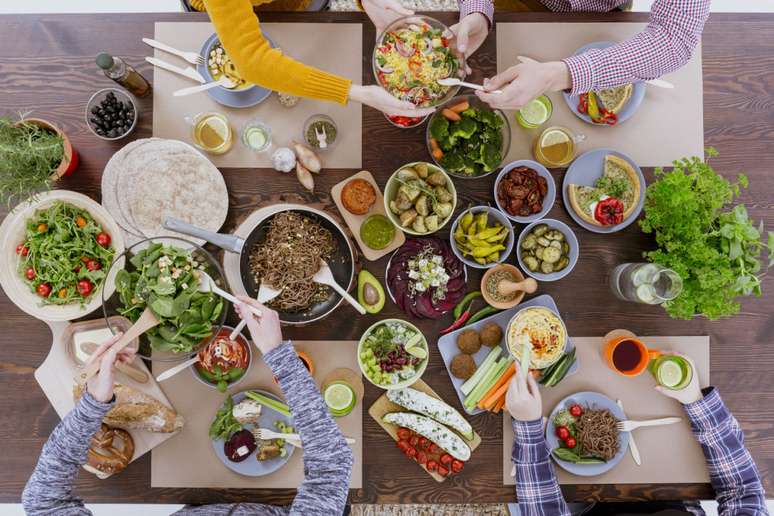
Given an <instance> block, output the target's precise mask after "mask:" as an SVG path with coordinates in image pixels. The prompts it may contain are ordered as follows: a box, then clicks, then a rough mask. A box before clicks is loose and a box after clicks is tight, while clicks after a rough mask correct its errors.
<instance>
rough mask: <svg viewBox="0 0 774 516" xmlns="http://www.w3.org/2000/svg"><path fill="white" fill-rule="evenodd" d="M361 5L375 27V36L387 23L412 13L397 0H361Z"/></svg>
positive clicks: (380, 32) (382, 30) (379, 33)
mask: <svg viewBox="0 0 774 516" xmlns="http://www.w3.org/2000/svg"><path fill="white" fill-rule="evenodd" d="M362 5H363V10H364V11H365V12H366V14H367V15H368V17H369V18H371V21H372V22H373V24H374V27H376V37H377V38H378V37H379V36H380V35H381V34H382V32H384V29H386V28H387V26H388V25H389V24H391V23H392V22H394V21H395V20H397V19H398V18H403V17H404V16H411V15H412V14H414V11H412V10H411V9H406V8H405V7H403V5H402V4H401V3H400V2H399V0H362Z"/></svg>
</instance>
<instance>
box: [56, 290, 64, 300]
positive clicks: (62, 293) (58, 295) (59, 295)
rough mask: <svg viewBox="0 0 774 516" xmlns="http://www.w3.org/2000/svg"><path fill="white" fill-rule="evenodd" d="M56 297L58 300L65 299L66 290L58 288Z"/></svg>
mask: <svg viewBox="0 0 774 516" xmlns="http://www.w3.org/2000/svg"><path fill="white" fill-rule="evenodd" d="M56 296H57V297H58V298H59V299H64V298H66V297H67V289H66V288H60V289H59V292H57V293H56Z"/></svg>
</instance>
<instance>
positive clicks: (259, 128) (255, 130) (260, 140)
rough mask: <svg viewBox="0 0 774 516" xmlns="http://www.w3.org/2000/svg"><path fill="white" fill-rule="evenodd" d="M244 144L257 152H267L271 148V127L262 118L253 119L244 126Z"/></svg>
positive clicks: (242, 138)
mask: <svg viewBox="0 0 774 516" xmlns="http://www.w3.org/2000/svg"><path fill="white" fill-rule="evenodd" d="M241 140H242V145H244V146H245V147H247V148H248V149H250V150H252V151H255V152H266V151H267V150H269V148H271V143H272V141H271V127H269V126H268V125H266V124H265V123H264V122H262V121H261V120H258V119H257V118H256V119H253V120H251V121H249V122H247V123H246V124H245V125H244V127H242V137H241Z"/></svg>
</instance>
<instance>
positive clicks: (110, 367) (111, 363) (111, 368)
mask: <svg viewBox="0 0 774 516" xmlns="http://www.w3.org/2000/svg"><path fill="white" fill-rule="evenodd" d="M123 335H124V334H123V333H117V334H116V335H113V336H112V337H111V338H109V339H108V340H106V341H105V342H103V343H102V344H100V346H99V347H98V348H97V350H96V351H94V353H92V354H91V356H90V357H89V359H88V360H87V361H86V365H87V366H88V365H89V364H92V363H94V362H96V361H97V360H99V361H100V366H99V373H97V374H96V375H94V376H92V377H91V378H89V381H88V382H86V389H87V390H88V391H89V394H91V397H92V398H94V399H95V400H97V401H99V402H102V403H107V402H109V401H110V400H111V399H113V385H114V384H115V379H116V370H115V364H116V362H123V363H124V364H129V363H131V362H132V360H134V354H135V353H136V351H137V350H136V349H134V348H129V347H125V348H124V349H122V350H121V351H120V352H118V353H116V352H115V350H114V349H112V346H113V344H115V343H116V342H118V339H120V338H121V337H122V336H123Z"/></svg>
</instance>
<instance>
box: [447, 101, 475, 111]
mask: <svg viewBox="0 0 774 516" xmlns="http://www.w3.org/2000/svg"><path fill="white" fill-rule="evenodd" d="M469 107H470V104H469V103H468V101H467V100H463V101H462V102H460V103H459V104H455V105H453V106H451V107H449V109H450V110H451V111H454V112H455V113H462V112H463V111H465V110H466V109H468V108H469Z"/></svg>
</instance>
